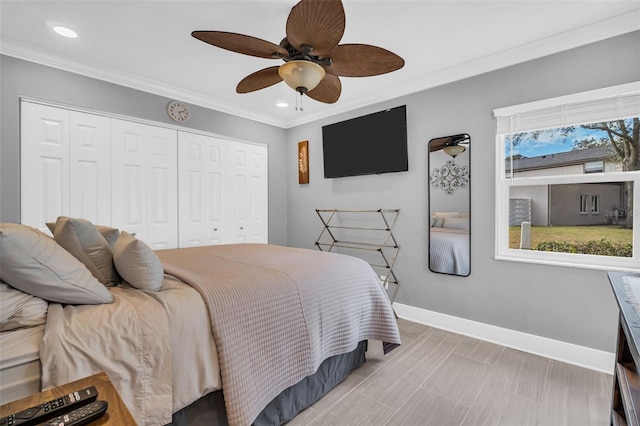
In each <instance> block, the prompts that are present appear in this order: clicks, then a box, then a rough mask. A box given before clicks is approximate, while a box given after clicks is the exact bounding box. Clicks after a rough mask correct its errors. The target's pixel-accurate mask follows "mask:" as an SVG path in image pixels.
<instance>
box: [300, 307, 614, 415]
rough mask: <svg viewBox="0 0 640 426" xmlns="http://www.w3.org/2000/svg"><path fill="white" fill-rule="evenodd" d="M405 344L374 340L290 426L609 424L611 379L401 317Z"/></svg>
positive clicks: (400, 325)
mask: <svg viewBox="0 0 640 426" xmlns="http://www.w3.org/2000/svg"><path fill="white" fill-rule="evenodd" d="M398 325H399V328H400V334H401V336H402V342H403V344H402V346H400V347H399V348H397V349H396V350H394V351H392V352H391V353H390V354H389V355H388V356H386V357H384V356H383V355H382V344H381V343H380V342H370V344H369V350H368V352H367V362H366V363H365V365H363V366H362V367H360V368H359V369H357V370H355V371H354V372H353V373H351V375H350V376H349V377H348V378H347V379H346V380H345V381H344V382H342V383H341V384H340V385H338V386H337V387H336V388H335V389H333V390H332V391H331V392H329V393H328V394H327V395H325V396H324V397H323V398H322V399H321V400H319V401H318V402H316V403H315V404H314V405H312V406H311V407H309V408H307V409H306V410H305V411H303V412H302V413H300V414H299V415H298V416H297V417H296V418H294V419H293V420H292V421H291V422H289V423H288V425H290V426H302V425H313V426H323V425H345V426H351V425H366V426H374V425H390V426H391V425H407V426H414V425H415V426H422V425H425V426H428V425H434V426H447V425H460V426H467V425H487V426H489V425H490V426H497V425H508V426H523V425H539V426H563V425H576V426H588V425H608V424H609V405H610V402H611V392H612V389H613V377H612V376H610V375H608V374H604V373H598V372H595V371H592V370H588V369H584V368H580V367H576V366H573V365H570V364H565V363H562V362H558V361H554V360H551V359H548V358H544V357H540V356H535V355H531V354H528V353H525V352H520V351H517V350H514V349H510V348H506V347H503V346H499V345H495V344H492V343H487V342H483V341H481V340H476V339H473V338H470V337H465V336H461V335H459V334H455V333H450V332H447V331H443V330H439V329H436V328H432V327H428V326H425V325H422V324H416V323H413V322H409V321H406V320H402V319H399V320H398Z"/></svg>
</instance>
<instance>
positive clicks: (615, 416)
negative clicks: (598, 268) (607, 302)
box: [608, 272, 640, 426]
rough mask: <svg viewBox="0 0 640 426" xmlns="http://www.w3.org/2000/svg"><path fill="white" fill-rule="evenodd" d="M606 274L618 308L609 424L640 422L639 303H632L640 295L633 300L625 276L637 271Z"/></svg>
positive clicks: (637, 275)
mask: <svg viewBox="0 0 640 426" xmlns="http://www.w3.org/2000/svg"><path fill="white" fill-rule="evenodd" d="M608 275H609V282H610V283H611V287H612V288H613V293H614V294H615V296H616V300H617V302H618V307H619V308H620V321H619V326H618V345H617V348H616V368H615V374H614V378H613V399H612V403H611V424H612V425H634V426H640V315H639V314H638V312H636V309H638V305H636V306H635V307H634V304H636V303H637V304H640V298H638V300H635V299H634V298H633V297H632V296H631V293H630V291H629V286H628V284H625V277H635V278H640V274H632V273H628V272H609V273H608ZM627 280H628V278H627Z"/></svg>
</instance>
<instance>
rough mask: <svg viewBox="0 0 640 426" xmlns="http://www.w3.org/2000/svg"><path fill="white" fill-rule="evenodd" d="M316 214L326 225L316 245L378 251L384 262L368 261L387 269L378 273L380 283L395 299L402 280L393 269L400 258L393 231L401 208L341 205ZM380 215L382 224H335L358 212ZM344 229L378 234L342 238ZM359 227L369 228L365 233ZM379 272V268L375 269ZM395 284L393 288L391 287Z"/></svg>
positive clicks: (357, 234)
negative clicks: (343, 207)
mask: <svg viewBox="0 0 640 426" xmlns="http://www.w3.org/2000/svg"><path fill="white" fill-rule="evenodd" d="M316 214H317V215H318V217H319V218H320V221H321V222H322V225H323V228H322V231H321V232H320V235H319V236H318V238H317V239H316V242H315V244H316V246H317V247H318V249H319V250H320V251H327V252H330V251H333V249H335V248H340V249H348V250H366V251H369V252H377V253H379V254H380V257H381V258H382V263H373V262H371V261H369V264H370V265H371V266H372V267H373V268H381V269H383V270H384V271H385V273H384V275H381V274H380V275H379V277H380V281H381V285H382V286H383V288H384V289H386V290H387V294H389V293H391V296H389V300H390V301H391V303H393V302H394V301H395V299H396V294H397V293H398V288H399V287H400V281H398V278H397V277H396V274H395V272H394V270H393V267H394V265H395V262H396V259H397V258H398V252H399V251H400V246H399V245H398V242H397V241H396V238H395V236H394V235H393V227H394V226H395V224H396V221H397V220H398V216H399V214H400V209H378V210H338V209H316ZM368 214H372V215H379V217H377V216H375V217H376V218H377V220H378V221H381V222H380V223H381V226H380V227H378V226H373V227H370V226H343V225H338V224H332V220H333V221H334V222H333V223H335V222H336V220H338V218H339V219H340V220H343V219H347V220H349V218H348V216H349V215H351V216H352V219H353V217H358V215H365V216H366V215H368ZM343 231H355V232H353V233H352V234H356V237H359V236H360V235H361V236H362V237H363V238H364V237H366V236H369V237H370V236H372V235H375V236H376V237H377V240H376V242H365V241H357V238H352V239H341V238H336V235H337V234H338V232H343ZM360 231H366V234H359V232H360ZM376 273H377V272H376ZM391 286H393V289H392V291H389V289H390V287H391Z"/></svg>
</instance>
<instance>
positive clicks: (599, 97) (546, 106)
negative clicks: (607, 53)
mask: <svg viewBox="0 0 640 426" xmlns="http://www.w3.org/2000/svg"><path fill="white" fill-rule="evenodd" d="M493 113H494V115H495V117H496V120H497V134H498V135H505V134H509V133H520V132H526V131H533V130H543V129H553V128H558V127H566V126H574V125H578V124H586V123H597V122H602V121H610V120H614V119H619V118H631V117H638V116H640V82H634V83H630V84H625V85H622V86H615V87H610V88H606V89H600V90H594V91H590V92H583V93H579V94H575V95H569V96H563V97H559V98H553V99H546V100H544V101H538V102H530V103H527V104H521V105H516V106H512V107H505V108H499V109H495V110H494V111H493Z"/></svg>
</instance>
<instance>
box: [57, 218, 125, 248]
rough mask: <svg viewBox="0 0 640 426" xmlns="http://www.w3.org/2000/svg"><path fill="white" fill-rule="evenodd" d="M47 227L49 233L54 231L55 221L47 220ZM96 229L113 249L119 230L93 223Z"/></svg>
mask: <svg viewBox="0 0 640 426" xmlns="http://www.w3.org/2000/svg"><path fill="white" fill-rule="evenodd" d="M45 225H47V228H49V231H51V235H54V234H55V232H56V222H47V223H46V224H45ZM95 227H96V229H97V230H98V231H99V232H100V233H101V234H102V236H103V237H104V239H105V240H107V242H108V243H109V246H110V247H111V248H112V249H113V246H114V244H115V243H116V241H117V240H118V237H119V236H120V230H119V229H118V228H112V227H110V226H104V225H95Z"/></svg>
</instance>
